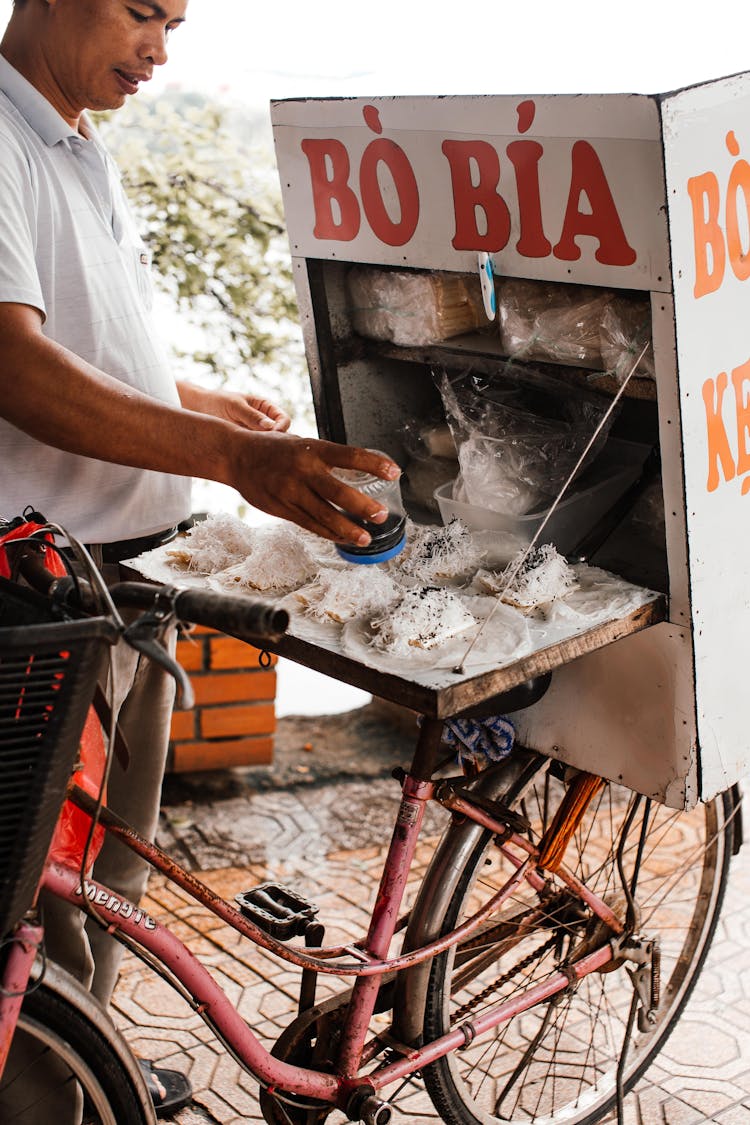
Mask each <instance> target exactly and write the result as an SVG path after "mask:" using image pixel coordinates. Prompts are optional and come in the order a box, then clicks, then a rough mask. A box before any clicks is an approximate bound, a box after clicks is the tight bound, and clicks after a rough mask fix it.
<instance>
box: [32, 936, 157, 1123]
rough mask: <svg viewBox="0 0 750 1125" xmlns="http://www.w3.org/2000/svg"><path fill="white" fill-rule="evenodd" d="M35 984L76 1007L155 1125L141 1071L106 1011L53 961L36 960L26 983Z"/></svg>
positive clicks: (154, 1115)
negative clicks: (113, 1057)
mask: <svg viewBox="0 0 750 1125" xmlns="http://www.w3.org/2000/svg"><path fill="white" fill-rule="evenodd" d="M37 982H39V983H43V984H44V986H45V988H48V989H49V990H50V992H54V993H56V994H57V995H58V996H60V997H61V999H63V1000H66V1001H67V1002H68V1004H70V1005H71V1007H73V1008H76V1009H77V1010H78V1011H79V1012H80V1013H81V1015H82V1016H84V1017H85V1018H86V1019H87V1020H88V1021H89V1022H90V1023H92V1024H93V1025H94V1026H95V1027H96V1029H97V1030H98V1031H99V1033H100V1034H101V1035H102V1036H103V1037H104V1038H105V1039H106V1040H107V1041H108V1043H109V1044H110V1046H111V1047H112V1050H113V1051H114V1052H115V1053H116V1054H117V1057H118V1060H119V1062H120V1064H121V1066H122V1068H123V1070H125V1071H126V1072H127V1074H128V1076H129V1077H130V1079H131V1081H132V1083H133V1088H134V1089H135V1090H136V1091H137V1094H138V1100H139V1101H140V1103H141V1108H142V1109H143V1112H144V1116H145V1119H146V1120H147V1121H150V1122H152V1123H153V1125H156V1114H155V1113H154V1103H153V1102H152V1100H151V1095H150V1094H149V1092H148V1089H147V1088H146V1083H145V1081H144V1078H143V1074H142V1073H141V1069H140V1067H139V1066H138V1063H137V1061H136V1058H135V1055H134V1054H133V1052H132V1050H131V1049H130V1045H129V1044H128V1041H127V1039H125V1037H124V1036H123V1035H122V1034H121V1032H120V1031H118V1029H117V1028H116V1027H115V1025H114V1023H113V1022H112V1017H111V1016H110V1015H109V1014H108V1012H107V1010H106V1009H105V1008H104V1007H102V1005H101V1004H100V1003H99V1001H98V1000H96V999H95V997H93V996H92V995H91V993H90V992H88V991H87V989H85V988H84V987H83V985H82V984H81V983H80V982H79V981H77V980H76V978H75V977H73V976H71V974H70V973H68V972H66V970H65V969H62V968H60V966H59V965H56V964H55V963H54V962H53V961H46V962H42V959H41V958H37V960H36V961H35V963H34V968H33V970H32V973H31V978H30V983H37Z"/></svg>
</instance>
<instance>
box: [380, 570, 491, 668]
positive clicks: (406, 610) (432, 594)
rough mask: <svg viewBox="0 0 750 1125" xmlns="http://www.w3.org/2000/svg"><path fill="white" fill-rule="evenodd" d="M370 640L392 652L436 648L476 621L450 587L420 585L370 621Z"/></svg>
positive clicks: (399, 653)
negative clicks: (380, 615) (386, 611)
mask: <svg viewBox="0 0 750 1125" xmlns="http://www.w3.org/2000/svg"><path fill="white" fill-rule="evenodd" d="M370 624H371V627H372V629H373V638H372V644H373V646H374V647H375V648H379V649H383V650H385V651H387V652H390V653H393V654H394V655H402V656H406V655H408V653H409V649H410V648H424V649H430V648H436V647H437V646H438V645H441V644H444V643H445V641H448V640H450V639H451V637H455V636H456V635H457V634H458V633H463V632H464V631H465V630H466V629H469V628H471V626H472V625H476V624H477V619H476V618H475V617H474V615H473V614H471V613H469V611H468V610H467V609H466V608H465V607H464V606H463V605H462V604H461V601H460V600H459V598H458V597H457V596H456V595H455V594H453V593H451V591H450V590H445V589H441V588H439V587H435V586H423V587H420V588H418V589H414V590H407V592H406V593H405V594H404V596H403V597H402V599H401V601H400V602H398V604H397V605H395V606H394V607H393V608H392V609H390V610H389V611H388V613H387V614H385V615H384V616H382V617H379V618H376V619H374V620H373V621H371V622H370Z"/></svg>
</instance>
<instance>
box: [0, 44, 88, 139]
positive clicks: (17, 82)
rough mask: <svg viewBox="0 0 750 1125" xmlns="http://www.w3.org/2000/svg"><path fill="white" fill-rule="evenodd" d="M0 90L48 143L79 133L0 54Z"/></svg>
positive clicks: (75, 135)
mask: <svg viewBox="0 0 750 1125" xmlns="http://www.w3.org/2000/svg"><path fill="white" fill-rule="evenodd" d="M0 90H2V91H3V92H4V93H5V94H6V96H7V97H8V98H9V99H10V101H11V102H12V103H13V105H14V106H15V107H16V109H17V110H18V112H19V113H20V114H21V116H22V117H24V118H25V119H26V121H27V122H28V124H29V125H30V126H31V128H32V129H33V130H34V132H35V133H37V134H38V135H39V136H40V137H41V138H42V140H43V141H44V143H45V144H47V145H49V146H50V147H51V146H52V145H56V144H57V143H58V141H62V140H64V139H65V138H66V137H77V136H80V134H79V133H76V131H75V129H73V128H71V126H70V125H69V124H68V122H67V121H66V120H65V118H63V117H61V116H60V114H59V113H58V112H57V110H56V109H55V108H54V106H53V105H52V104H51V103H50V102H48V101H47V99H46V98H45V97H44V95H43V94H40V92H39V91H38V90H37V88H36V87H35V86H32V85H31V83H30V82H29V81H28V80H27V79H26V78H24V76H23V75H22V74H20V73H19V71H17V70H16V68H15V67H14V66H11V64H10V63H9V62H8V60H7V59H6V58H4V57H3V56H2V55H0Z"/></svg>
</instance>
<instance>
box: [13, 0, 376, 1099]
mask: <svg viewBox="0 0 750 1125" xmlns="http://www.w3.org/2000/svg"><path fill="white" fill-rule="evenodd" d="M187 6H188V0H159V2H158V3H156V2H154V0H14V9H13V14H12V16H11V19H10V22H9V24H8V27H7V29H6V32H5V35H4V37H3V39H2V42H0V357H1V361H2V367H1V370H2V380H3V391H2V395H0V447H1V448H2V456H1V457H0V515H4V516H7V517H12V516H15V515H17V514H19V513H20V512H21V511H22V510H23V508H24V507H25V506H26V505H28V504H31V505H33V506H34V507H35V508H36V509H37V510H39V511H41V512H43V513H44V514H45V515H46V516H47V518H49V519H52V520H54V521H55V522H57V523H60V524H62V525H63V526H64V527H66V528H67V529H68V530H69V531H70V532H71V533H72V534H73V535H75V536H76V537H77V538H79V539H81V540H82V541H83V542H85V543H87V544H91V545H92V548H93V553H94V556H95V557H96V558H98V559H100V560H102V561H103V562H104V563H105V564H107V565H108V566H110V567H112V568H114V570H113V573H112V576H113V577H116V576H117V575H116V564H117V563H118V561H119V560H120V559H124V558H128V557H132V556H133V555H134V554H136V553H138V552H139V551H141V550H145V549H148V548H149V547H152V546H155V545H157V544H158V543H159V542H160V541H164V539H165V538H166V537H168V536H169V534H170V529H173V528H174V527H175V525H177V524H179V523H180V522H181V521H182V520H184V519H185V518H186V517H188V516H189V514H190V497H189V484H190V478H191V477H194V476H196V477H198V476H200V477H206V478H209V479H212V480H215V481H219V482H222V483H224V484H229V485H231V486H233V487H234V488H236V489H238V490H239V491H240V492H241V493H242V495H243V496H244V497H245V498H246V499H247V500H248V501H249V502H250V503H251V504H253V505H254V506H255V507H257V508H260V509H262V510H263V511H265V512H267V513H269V514H271V515H274V516H279V517H282V518H284V519H288V520H292V521H294V522H295V523H297V524H298V525H300V526H301V527H304V528H306V529H308V530H310V531H314V532H317V533H318V534H320V535H322V536H325V537H326V538H329V539H336V540H339V541H343V542H351V543H358V544H365V543H366V542H368V541H369V536H368V535H367V533H366V532H364V531H363V530H362V528H361V527H360V526H357V525H356V524H355V523H353V522H352V521H351V520H349V519H348V518H347V517H346V516H345V515H344V514H343V512H342V509H343V510H344V511H346V512H349V513H351V514H352V515H354V516H355V517H357V518H361V519H363V520H365V521H371V522H375V523H378V522H380V521H382V520H383V519H385V517H386V514H387V513H386V511H385V509H383V508H382V507H381V506H380V505H378V504H377V503H374V502H373V501H371V500H368V499H367V498H365V497H363V496H362V495H361V494H360V493H358V492H355V491H354V490H352V489H350V488H348V487H346V486H345V485H343V484H342V483H341V482H339V481H337V480H336V479H335V478H334V477H333V476H332V475H331V472H330V470H331V468H333V467H337V466H338V467H348V468H356V469H362V470H366V471H368V472H372V473H375V474H377V475H378V476H381V477H384V478H394V477H396V476H397V475H398V468H397V466H395V465H394V464H393V463H392V462H390V461H388V460H387V459H385V458H383V457H381V456H378V455H376V454H372V453H370V452H367V451H365V450H358V449H349V448H345V447H342V446H337V445H334V444H331V443H328V442H320V441H314V440H309V439H302V438H299V437H295V436H293V435H291V434H289V433H288V432H285V431H287V429H288V426H289V419H288V418H287V416H286V415H285V414H284V413H283V412H282V411H281V410H279V409H278V408H276V407H274V406H273V405H272V404H270V403H268V402H267V401H266V400H265V399H260V398H254V397H252V396H248V395H242V394H237V393H223V392H215V391H208V390H204V389H201V388H198V387H195V386H192V385H190V384H188V383H179V384H176V383H175V381H174V379H173V377H172V375H171V372H170V370H169V365H168V362H167V359H166V357H165V354H164V353H163V351H162V349H161V347H160V345H159V343H158V340H157V338H156V332H155V327H154V324H153V323H152V320H151V317H150V312H149V306H150V280H149V274H148V269H149V257H148V252H147V250H146V248H145V246H144V245H143V243H142V242H141V240H140V238H139V237H138V235H137V232H136V231H135V228H134V224H133V221H132V217H131V215H130V212H129V211H128V208H127V204H126V202H125V199H124V196H123V193H122V189H121V186H120V184H119V179H118V177H117V174H116V171H115V169H114V167H113V164H112V161H111V159H110V157H109V156H108V154H107V153H106V151H105V150H104V149H103V147H102V145H101V143H100V142H99V140H98V138H97V137H96V136H95V134H94V132H93V130H92V127H91V125H90V123H89V121H88V120H87V117H86V112H85V111H86V110H92V109H93V110H106V109H115V108H117V107H119V106H121V105H122V104H123V103H124V102H125V101H126V99H127V98H128V97H129V96H132V95H134V94H136V93H137V92H138V90H139V88H140V87H141V86H142V85H143V84H144V83H145V82H147V81H148V80H149V79H150V77H151V75H152V73H153V70H154V67H156V66H161V65H162V64H163V63H165V62H166V61H167V39H168V37H169V35H170V34H171V33H172V32H173V31H175V30H176V29H177V28H178V27H179V26H180V24H182V23H183V21H184V19H185V16H186V12H187ZM134 541H135V542H134ZM116 663H117V665H118V667H117V668H116V669H115V671H116V673H117V675H116V677H115V682H116V690H117V691H118V696H117V700H116V703H117V706H118V707H119V714H120V720H121V723H122V724H123V727H124V729H125V734H126V738H127V740H128V743H129V745H130V749H131V763H130V766H129V769H128V771H127V772H125V773H123V772H122V771H121V769H120V767H119V765H118V764H117V763H114V765H113V774H112V777H111V780H110V786H109V803H110V805H111V806H112V807H113V808H114V809H115V810H116V811H118V812H119V813H120V815H122V816H124V817H125V818H126V819H127V820H129V821H131V823H133V824H134V825H135V827H136V828H138V830H139V831H141V832H143V833H145V834H147V835H153V832H154V831H155V827H156V820H157V816H158V807H159V794H160V786H161V779H162V773H163V766H164V757H165V753H166V745H167V738H168V726H169V716H170V711H171V687H170V686H169V685H168V684H167V683H166V681H165V677H164V676H163V675H162V674H161V672H160V671H159V670H158V669H154V668H148V669H144V668H143V667H141V665H140V664H139V662H138V660H137V659H136V658H135V657H134V655H133V653H132V652H130V651H127V652H119V651H118V654H117V661H116ZM108 849H109V850H108ZM110 852H113V854H110ZM129 854H130V853H127V856H128V857H129ZM126 858H127V857H126V854H125V853H124V852H123V850H122V849H120V850H119V851H118V848H117V845H116V844H115V845H109V844H108V845H107V846H105V849H104V850H103V852H102V855H101V857H100V859H99V861H97V867H96V874H97V875H98V876H99V877H100V878H102V880H103V881H104V882H107V883H109V884H110V885H112V886H113V887H114V888H115V889H116V890H117V891H118V892H119V893H121V894H123V895H124V896H126V897H128V898H130V899H131V900H132V899H136V900H137V898H138V897H139V895H140V894H141V893H142V891H143V889H144V886H145V880H146V876H145V872H144V871H143V869H142V868H141V867H140V866H139V867H138V868H132V867H128V866H127V864H126V862H125V861H126ZM71 913H73V912H72V911H69V910H68V908H63V907H61V906H60V904H59V903H47V904H46V906H45V920H46V927H47V938H48V952H50V954H51V955H52V956H54V957H55V958H56V959H58V960H61V961H62V962H63V963H64V964H65V966H66V967H67V968H69V969H70V970H71V971H72V972H74V973H75V974H76V975H77V976H78V977H79V979H81V980H82V981H84V982H85V983H86V984H87V985H91V987H92V990H93V992H94V994H95V995H96V996H97V997H98V998H99V999H100V1000H101V1001H102V1002H103V1003H105V1004H106V1003H108V1002H109V999H110V996H111V993H112V989H113V988H114V985H115V981H116V977H117V966H118V961H119V946H117V944H116V943H115V942H113V941H112V940H111V939H110V938H109V937H107V936H106V935H105V934H103V933H102V932H101V931H98V930H97V929H96V927H95V928H94V932H93V933H91V934H90V935H89V937H90V947H89V945H88V944H87V943H86V942H85V941H84V940H83V935H82V932H81V930H80V926H79V927H78V928H77V929H76V925H75V923H74V922H73V920H72V919H71V917H70V914H71ZM78 917H79V918H80V915H79V916H78ZM145 1068H147V1064H144V1069H145ZM149 1076H150V1080H151V1086H152V1096H153V1097H154V1100H155V1102H156V1105H157V1109H158V1110H160V1111H162V1112H165V1111H166V1110H168V1109H173V1108H175V1107H176V1106H177V1105H178V1104H180V1103H181V1102H184V1101H185V1099H186V1098H187V1097H188V1096H189V1086H188V1085H187V1083H186V1080H185V1079H183V1078H182V1076H180V1075H178V1074H175V1072H156V1074H154V1073H153V1071H150V1072H149Z"/></svg>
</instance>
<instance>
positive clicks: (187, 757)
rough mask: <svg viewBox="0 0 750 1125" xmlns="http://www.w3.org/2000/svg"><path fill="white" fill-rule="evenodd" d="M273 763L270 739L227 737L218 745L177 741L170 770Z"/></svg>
mask: <svg viewBox="0 0 750 1125" xmlns="http://www.w3.org/2000/svg"><path fill="white" fill-rule="evenodd" d="M272 761H273V738H269V737H261V738H230V739H223V740H222V741H220V742H180V743H178V744H177V745H176V746H174V747H173V748H172V757H171V765H170V769H171V771H172V772H173V773H185V772H186V771H188V770H223V769H224V770H225V769H232V768H234V767H235V766H266V765H269V764H270V763H271V762H272Z"/></svg>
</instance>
